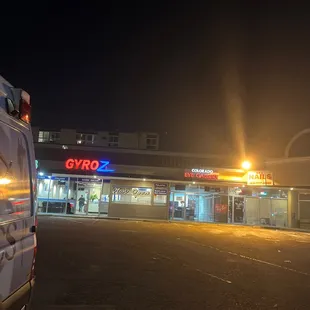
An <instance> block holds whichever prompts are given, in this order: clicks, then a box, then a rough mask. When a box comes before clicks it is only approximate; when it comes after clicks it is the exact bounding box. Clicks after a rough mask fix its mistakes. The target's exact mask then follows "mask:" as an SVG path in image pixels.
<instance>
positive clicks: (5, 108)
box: [0, 76, 37, 310]
mask: <svg viewBox="0 0 310 310" xmlns="http://www.w3.org/2000/svg"><path fill="white" fill-rule="evenodd" d="M30 119H31V105H30V96H29V95H28V94H27V93H26V92H25V91H23V90H22V89H18V88H14V87H13V86H12V85H11V84H10V83H9V82H7V81H6V80H5V79H4V78H3V77H1V76H0V309H1V310H2V309H10V310H15V309H16V310H24V309H27V310H28V309H29V302H30V297H31V293H32V289H33V284H34V262H35V256H36V247H37V241H36V227H37V217H36V207H35V194H36V167H35V156H34V147H33V141H32V133H31V126H30Z"/></svg>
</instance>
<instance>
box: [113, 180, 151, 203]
mask: <svg viewBox="0 0 310 310" xmlns="http://www.w3.org/2000/svg"><path fill="white" fill-rule="evenodd" d="M151 194H152V188H149V187H129V186H119V185H114V186H113V188H112V202H113V203H126V204H141V205H151V203H152V196H151Z"/></svg>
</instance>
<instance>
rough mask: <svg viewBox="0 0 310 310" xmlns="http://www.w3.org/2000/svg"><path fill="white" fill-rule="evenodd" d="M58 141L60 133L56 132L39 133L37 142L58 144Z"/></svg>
mask: <svg viewBox="0 0 310 310" xmlns="http://www.w3.org/2000/svg"><path fill="white" fill-rule="evenodd" d="M59 140H60V132H57V131H39V139H38V142H41V143H58V142H59Z"/></svg>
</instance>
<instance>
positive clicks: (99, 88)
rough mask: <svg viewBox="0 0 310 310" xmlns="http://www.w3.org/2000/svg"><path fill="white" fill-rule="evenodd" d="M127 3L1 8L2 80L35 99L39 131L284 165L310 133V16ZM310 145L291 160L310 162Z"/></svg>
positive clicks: (279, 7) (271, 4) (193, 4)
mask: <svg viewBox="0 0 310 310" xmlns="http://www.w3.org/2000/svg"><path fill="white" fill-rule="evenodd" d="M123 2H124V3H126V1H123ZM123 2H121V1H110V3H109V2H108V1H102V2H101V1H61V2H57V1H44V2H41V4H40V6H39V3H35V2H33V4H29V2H27V4H18V6H17V5H16V4H14V5H13V4H9V5H10V6H11V7H8V8H4V7H3V8H2V17H1V23H2V25H5V27H4V26H3V30H2V42H1V43H2V44H1V56H2V57H1V60H0V74H1V75H3V76H4V77H5V78H6V79H8V80H9V81H10V82H11V83H12V84H13V85H15V86H17V87H22V88H24V89H25V90H27V91H28V92H29V93H30V95H31V100H32V105H33V123H34V124H35V125H40V126H43V127H48V128H57V127H74V128H81V129H92V128H93V129H110V130H114V129H118V130H126V131H144V130H146V131H157V132H159V133H161V134H162V141H163V147H164V148H167V147H168V146H169V148H170V149H171V150H182V151H188V152H207V153H223V152H224V153H225V154H226V153H229V152H239V153H242V152H243V151H244V150H245V152H246V154H250V155H251V156H281V155H282V154H283V152H284V147H285V144H286V143H287V142H288V140H289V138H290V137H291V136H292V135H293V134H294V133H296V132H298V131H299V130H301V129H304V128H307V127H310V113H309V102H310V40H309V37H310V11H309V10H308V9H307V7H302V6H300V5H299V6H298V7H297V6H296V7H295V6H290V5H288V4H286V5H284V4H283V1H255V0H253V1H244V2H238V1H222V2H221V1H216V2H214V3H216V5H212V4H211V2H209V1H184V2H183V4H180V3H181V2H182V1H170V2H169V1H165V2H162V3H161V2H160V1H144V2H140V3H139V2H134V1H131V2H129V1H128V2H127V3H128V4H127V5H124V3H123ZM229 2H234V4H233V5H232V4H231V5H227V3H229ZM247 2H251V4H246V3H247ZM8 3H10V2H9V1H8ZM21 3H22V2H21ZM96 3H98V4H97V5H96ZM143 3H144V4H143ZM294 3H297V4H298V1H295V2H294ZM303 3H305V2H303ZM164 133H167V134H164ZM308 141H309V137H305V138H301V139H300V140H299V142H297V143H296V145H295V146H294V150H293V151H292V152H293V153H294V152H295V153H296V154H300V155H304V154H308V155H309V154H310V147H309V146H308V145H309V142H308ZM307 152H308V153H307ZM295 153H294V154H295Z"/></svg>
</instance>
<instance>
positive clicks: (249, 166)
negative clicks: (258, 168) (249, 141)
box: [241, 160, 252, 170]
mask: <svg viewBox="0 0 310 310" xmlns="http://www.w3.org/2000/svg"><path fill="white" fill-rule="evenodd" d="M251 166H252V165H251V163H250V162H249V161H247V160H245V161H244V162H243V163H242V165H241V167H242V169H244V170H249V169H250V168H251Z"/></svg>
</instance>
